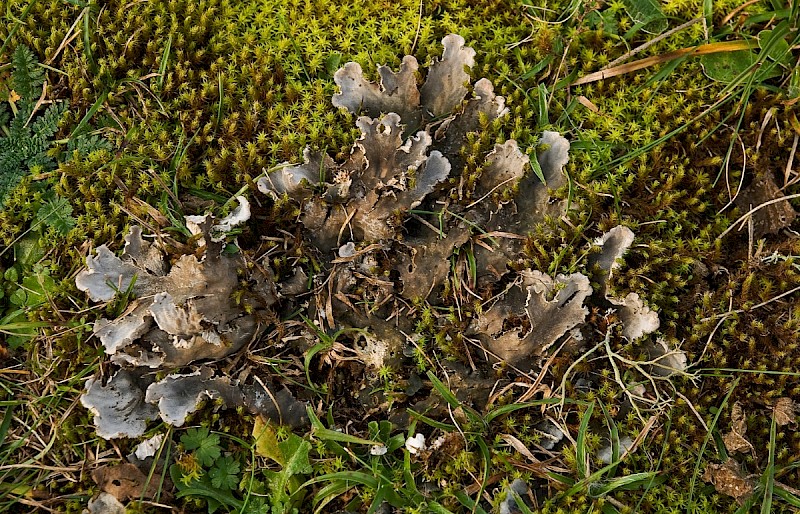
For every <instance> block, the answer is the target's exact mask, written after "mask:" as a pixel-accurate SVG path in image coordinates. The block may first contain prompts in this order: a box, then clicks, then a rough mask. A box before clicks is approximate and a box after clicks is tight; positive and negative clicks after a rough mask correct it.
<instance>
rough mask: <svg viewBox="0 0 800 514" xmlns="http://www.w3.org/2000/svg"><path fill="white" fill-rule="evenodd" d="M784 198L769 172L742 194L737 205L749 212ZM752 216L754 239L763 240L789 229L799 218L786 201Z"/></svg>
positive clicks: (772, 205) (769, 206)
mask: <svg viewBox="0 0 800 514" xmlns="http://www.w3.org/2000/svg"><path fill="white" fill-rule="evenodd" d="M783 197H784V194H783V193H782V192H781V191H780V189H778V185H777V184H775V180H774V179H773V178H772V173H771V172H767V173H764V175H763V176H761V177H760V178H758V179H757V180H754V181H753V183H752V184H750V185H749V186H747V187H746V188H745V189H744V190H743V191H742V192H740V193H739V196H738V197H737V198H736V202H735V203H736V206H737V207H739V209H740V210H741V211H744V212H747V211H749V210H750V209H752V208H755V207H758V206H759V205H763V204H765V203H767V202H769V201H772V200H776V199H779V198H783ZM752 216H753V237H755V239H761V238H762V237H764V236H765V235H767V234H775V233H776V232H778V231H780V230H782V229H784V228H787V227H789V226H790V225H791V224H792V222H793V221H794V219H795V218H796V217H797V213H796V212H795V210H794V208H792V206H791V204H789V202H788V201H784V202H775V203H772V204H770V205H766V206H765V207H763V208H761V209H758V210H757V211H755V212H754V213H753V214H752Z"/></svg>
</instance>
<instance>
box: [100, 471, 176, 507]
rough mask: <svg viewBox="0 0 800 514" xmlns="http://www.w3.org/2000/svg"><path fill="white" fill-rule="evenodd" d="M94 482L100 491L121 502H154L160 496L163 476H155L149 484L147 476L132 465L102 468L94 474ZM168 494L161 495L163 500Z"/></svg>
mask: <svg viewBox="0 0 800 514" xmlns="http://www.w3.org/2000/svg"><path fill="white" fill-rule="evenodd" d="M92 480H94V482H95V483H96V484H97V485H98V486H100V489H102V490H103V491H105V492H106V493H109V494H111V495H112V496H114V497H115V498H116V499H117V500H119V501H122V502H124V501H127V500H138V499H139V498H144V499H145V500H153V499H155V497H156V496H157V495H158V490H159V484H160V483H161V476H160V475H158V474H154V475H153V476H152V477H150V481H149V483H148V480H147V475H145V474H144V473H142V472H141V471H140V470H139V468H138V467H136V466H135V465H133V464H130V463H127V462H126V463H124V464H118V465H115V466H109V465H106V466H101V467H99V468H97V469H95V470H94V471H93V472H92ZM165 495H168V493H166V492H163V491H162V493H161V497H162V500H163V499H164V496H165Z"/></svg>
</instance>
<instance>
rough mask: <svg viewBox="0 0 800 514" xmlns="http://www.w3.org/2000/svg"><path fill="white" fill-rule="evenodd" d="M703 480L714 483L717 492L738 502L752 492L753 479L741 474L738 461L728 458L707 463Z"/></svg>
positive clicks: (740, 502) (741, 501)
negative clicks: (720, 461)
mask: <svg viewBox="0 0 800 514" xmlns="http://www.w3.org/2000/svg"><path fill="white" fill-rule="evenodd" d="M703 480H705V481H706V482H710V483H712V484H714V487H715V488H716V490H717V492H720V493H722V494H726V495H728V496H731V497H733V498H735V499H736V501H737V502H739V504H740V505H741V504H743V503H744V501H745V500H746V499H747V498H748V497H749V496H750V495H751V494H752V493H753V487H754V485H755V484H754V483H753V481H752V480H751V479H750V478H748V477H746V476H745V475H743V474H742V472H741V469H740V467H739V463H738V462H736V461H735V460H734V459H728V460H727V461H725V463H724V464H709V465H708V466H706V469H705V472H704V473H703Z"/></svg>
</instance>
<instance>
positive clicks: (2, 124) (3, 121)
mask: <svg viewBox="0 0 800 514" xmlns="http://www.w3.org/2000/svg"><path fill="white" fill-rule="evenodd" d="M10 117H11V115H10V114H9V112H8V108H7V107H6V104H4V103H0V131H2V132H0V137H2V136H3V135H7V131H8V127H6V125H7V124H8V120H9V119H10Z"/></svg>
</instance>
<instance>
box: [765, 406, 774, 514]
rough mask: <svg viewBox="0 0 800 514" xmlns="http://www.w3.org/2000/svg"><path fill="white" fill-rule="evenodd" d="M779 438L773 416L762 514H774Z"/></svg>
mask: <svg viewBox="0 0 800 514" xmlns="http://www.w3.org/2000/svg"><path fill="white" fill-rule="evenodd" d="M776 437H777V422H776V420H775V414H774V413H773V414H772V424H771V425H770V427H769V456H768V458H767V469H765V470H764V477H763V479H762V480H763V481H764V499H763V500H762V501H761V514H769V513H770V512H772V493H773V491H774V490H775V438H776Z"/></svg>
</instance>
